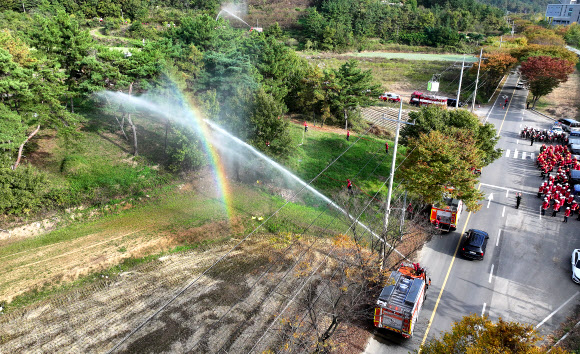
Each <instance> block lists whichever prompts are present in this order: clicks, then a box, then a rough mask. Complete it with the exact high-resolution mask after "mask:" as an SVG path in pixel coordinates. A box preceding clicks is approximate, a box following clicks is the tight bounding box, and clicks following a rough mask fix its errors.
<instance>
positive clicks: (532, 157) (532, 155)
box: [530, 152, 534, 160]
mask: <svg viewBox="0 0 580 354" xmlns="http://www.w3.org/2000/svg"><path fill="white" fill-rule="evenodd" d="M530 159H532V160H533V159H534V153H533V152H530Z"/></svg>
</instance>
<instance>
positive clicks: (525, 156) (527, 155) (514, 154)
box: [505, 149, 536, 160]
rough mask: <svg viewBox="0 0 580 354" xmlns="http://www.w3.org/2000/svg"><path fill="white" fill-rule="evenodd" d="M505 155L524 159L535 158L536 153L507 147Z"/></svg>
mask: <svg viewBox="0 0 580 354" xmlns="http://www.w3.org/2000/svg"><path fill="white" fill-rule="evenodd" d="M505 157H508V158H510V157H511V158H514V159H518V158H520V159H522V160H534V159H535V158H536V155H535V154H534V153H533V152H525V151H518V149H515V150H514V151H511V150H510V149H506V151H505Z"/></svg>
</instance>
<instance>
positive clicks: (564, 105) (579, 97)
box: [530, 70, 580, 119]
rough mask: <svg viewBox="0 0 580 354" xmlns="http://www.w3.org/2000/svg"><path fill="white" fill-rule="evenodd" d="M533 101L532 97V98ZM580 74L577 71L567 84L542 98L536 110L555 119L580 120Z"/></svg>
mask: <svg viewBox="0 0 580 354" xmlns="http://www.w3.org/2000/svg"><path fill="white" fill-rule="evenodd" d="M530 99H531V96H530ZM579 108H580V73H579V72H578V70H575V71H574V73H572V74H571V75H570V78H569V79H568V81H566V82H565V83H563V84H561V85H560V86H559V87H558V88H556V89H555V90H554V91H553V92H552V93H550V94H549V95H547V96H545V97H542V98H540V100H539V105H536V109H537V110H538V111H540V112H542V113H544V114H547V115H549V116H551V117H553V118H558V119H559V118H573V119H580V111H579Z"/></svg>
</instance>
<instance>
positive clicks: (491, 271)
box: [489, 264, 494, 283]
mask: <svg viewBox="0 0 580 354" xmlns="http://www.w3.org/2000/svg"><path fill="white" fill-rule="evenodd" d="M493 266H494V265H493V264H492V265H491V270H490V271H489V282H490V283H491V278H492V277H493Z"/></svg>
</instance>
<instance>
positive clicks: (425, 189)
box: [402, 128, 483, 211]
mask: <svg viewBox="0 0 580 354" xmlns="http://www.w3.org/2000/svg"><path fill="white" fill-rule="evenodd" d="M408 148H409V149H410V151H411V153H410V154H409V156H408V157H407V161H406V162H405V163H404V164H403V166H402V174H403V179H404V181H405V182H404V183H405V184H406V186H407V188H408V189H409V190H412V191H414V192H415V193H417V194H418V195H420V196H421V197H422V198H423V199H424V200H425V201H426V202H427V203H437V202H442V201H443V198H444V195H445V194H446V196H448V197H453V198H457V199H461V200H462V201H463V202H464V203H465V205H466V206H467V208H468V209H469V210H472V211H477V210H479V209H480V208H481V205H479V204H478V203H479V201H480V200H481V199H483V193H482V192H480V191H479V190H477V188H476V183H477V178H476V176H475V175H474V174H473V172H472V168H473V167H479V166H482V161H481V156H480V151H479V149H478V148H477V147H476V146H475V139H474V138H473V136H472V134H471V133H469V132H467V131H466V130H461V129H456V128H449V130H448V132H447V133H442V132H439V131H436V130H433V131H431V132H430V133H428V134H426V133H421V134H420V135H419V136H418V137H417V138H413V139H411V140H410V141H409V143H408Z"/></svg>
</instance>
